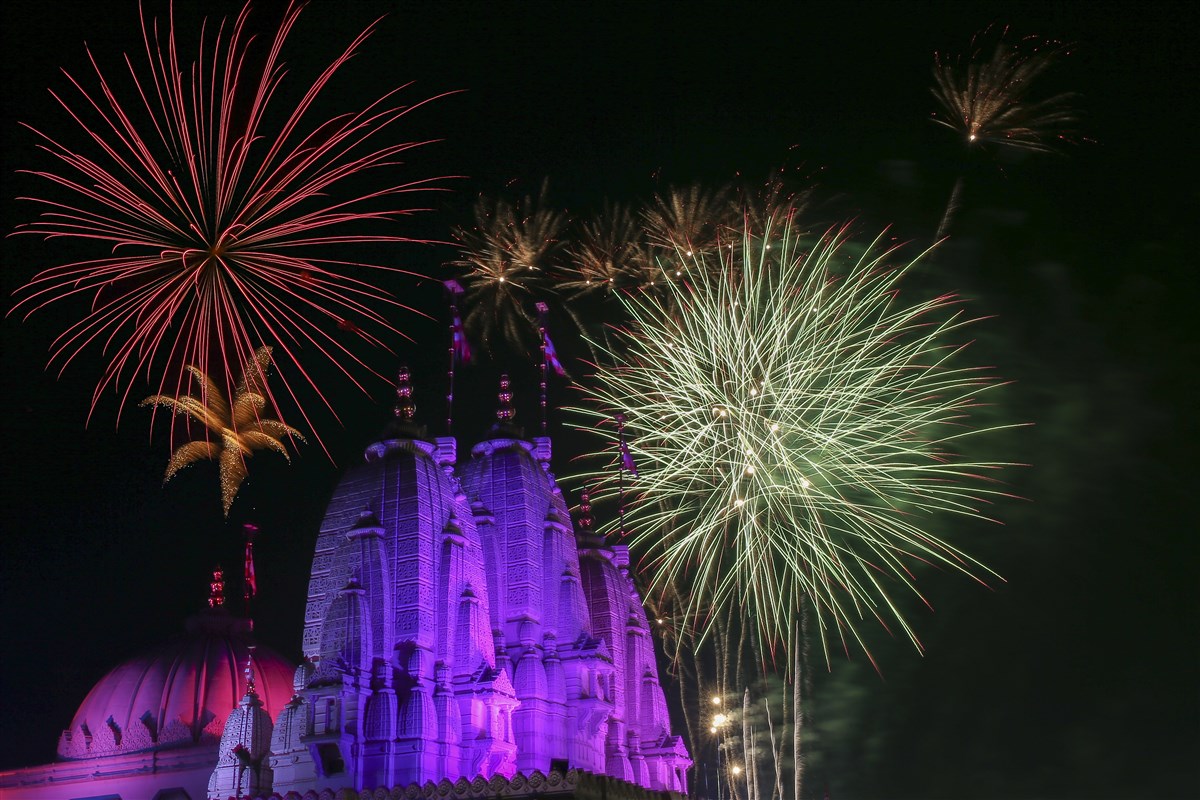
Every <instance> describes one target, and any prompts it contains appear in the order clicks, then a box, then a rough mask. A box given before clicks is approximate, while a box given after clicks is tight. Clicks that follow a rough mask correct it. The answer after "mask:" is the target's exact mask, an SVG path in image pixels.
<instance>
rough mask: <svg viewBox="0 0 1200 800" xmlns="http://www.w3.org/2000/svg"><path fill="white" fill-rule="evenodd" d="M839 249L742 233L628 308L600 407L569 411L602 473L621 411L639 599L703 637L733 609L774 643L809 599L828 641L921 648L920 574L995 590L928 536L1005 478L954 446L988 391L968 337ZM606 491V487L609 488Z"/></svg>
mask: <svg viewBox="0 0 1200 800" xmlns="http://www.w3.org/2000/svg"><path fill="white" fill-rule="evenodd" d="M846 238H847V237H846V232H845V231H844V230H835V231H832V232H830V233H828V234H826V235H825V236H824V237H823V238H821V239H820V240H819V241H806V240H805V239H804V238H802V237H801V235H800V233H799V231H798V230H797V229H796V228H794V227H793V225H792V224H791V223H790V222H782V223H778V224H768V225H767V226H766V227H765V229H763V230H759V231H755V230H750V229H748V230H747V231H746V232H745V234H744V235H743V236H742V237H741V238H739V239H738V240H736V241H731V242H728V243H727V244H728V245H731V246H722V247H720V248H717V251H718V252H719V256H714V257H715V258H718V259H720V265H721V268H720V269H714V268H712V267H713V266H714V265H713V264H712V263H708V264H705V263H701V261H702V259H697V260H696V262H695V266H696V268H695V269H693V270H691V271H690V272H691V277H690V279H689V280H688V281H687V282H672V283H671V286H672V287H674V288H673V290H672V292H671V294H672V295H673V296H672V297H670V298H668V299H666V300H660V299H656V298H655V296H654V295H647V294H632V293H631V294H624V295H621V298H622V303H623V305H624V307H625V311H626V312H627V313H628V315H629V317H630V318H631V319H632V323H631V324H630V325H629V326H628V327H627V328H626V329H624V330H623V331H622V332H621V334H622V335H619V336H618V342H617V343H616V344H614V345H612V346H610V347H609V348H608V349H607V350H606V356H607V358H606V359H604V360H603V361H602V363H601V365H600V368H599V369H598V372H597V374H596V376H595V381H594V385H595V389H594V392H593V394H592V397H591V399H592V400H594V401H595V402H594V405H591V406H588V407H584V408H577V409H573V412H574V413H575V414H577V415H579V416H580V417H582V418H585V419H590V420H592V421H594V422H595V423H596V424H595V425H594V429H595V430H597V431H598V432H600V434H601V435H603V436H606V437H607V438H608V439H609V440H610V443H611V445H612V446H611V447H610V449H609V452H610V454H613V455H614V459H615V458H616V457H617V456H616V455H615V454H616V453H620V454H621V456H623V455H624V453H625V452H627V451H626V450H624V449H622V447H623V446H622V447H618V443H617V432H616V430H615V429H613V428H612V426H611V424H610V420H609V418H610V417H611V415H612V414H613V413H614V412H616V411H621V412H624V414H625V421H626V426H625V432H626V434H627V436H628V447H629V450H631V451H632V455H633V456H634V457H635V458H636V460H637V464H638V470H639V477H638V478H637V479H636V480H634V481H632V482H631V484H630V486H631V487H632V493H633V494H632V495H631V498H632V499H631V502H629V504H628V509H627V512H626V518H627V523H628V525H629V528H628V532H629V534H630V536H631V542H632V543H633V544H634V545H635V546H638V547H640V548H642V550H643V552H644V553H646V556H647V562H646V567H647V569H646V576H647V579H648V580H649V581H650V582H651V587H652V594H655V593H662V592H675V593H678V595H679V598H678V602H679V605H680V608H679V614H680V617H681V624H682V625H683V626H684V628H685V629H686V630H687V631H689V632H690V633H692V634H694V635H696V636H698V637H701V638H702V637H703V636H704V635H705V634H706V633H707V632H708V631H709V630H710V628H711V625H712V623H713V620H714V618H715V617H716V615H717V614H719V613H720V610H721V609H726V608H729V607H739V608H742V609H744V611H745V613H746V614H747V615H748V617H749V618H750V619H752V620H753V621H754V623H755V624H756V625H757V627H758V628H759V629H760V632H761V633H762V635H763V638H764V640H766V641H767V642H769V643H775V644H778V643H781V642H784V641H786V640H788V638H789V637H790V636H793V635H794V634H795V625H794V620H795V618H796V617H797V616H798V613H799V607H800V604H801V601H802V599H805V598H806V599H807V601H808V602H810V603H811V608H812V609H813V610H814V612H815V617H816V619H817V622H818V625H819V628H820V631H821V634H822V640H823V641H824V642H826V644H828V642H829V641H830V640H832V639H839V640H841V641H842V642H843V643H845V642H848V641H854V640H857V641H858V642H859V643H860V644H861V643H862V640H861V637H860V636H859V634H858V623H859V622H860V621H861V620H863V619H866V618H874V619H877V620H879V621H880V622H882V623H884V624H888V623H889V622H890V621H892V620H894V621H896V622H897V623H898V624H899V627H900V629H901V630H903V632H904V634H905V635H906V636H907V637H909V638H910V639H911V640H912V641H913V643H914V644H915V645H916V646H917V647H918V648H919V647H920V643H919V641H918V639H917V637H916V634H915V632H914V631H913V629H912V628H911V627H910V626H909V625H908V623H907V622H906V621H905V619H904V617H903V615H902V614H901V612H900V610H899V608H898V606H897V604H896V603H895V601H894V597H895V596H896V593H897V591H898V590H904V591H912V592H917V587H916V584H915V580H914V575H913V572H912V567H913V565H914V564H915V563H917V562H931V563H933V564H937V565H941V566H942V567H946V568H950V569H953V570H959V571H962V572H964V573H967V574H968V575H972V576H976V577H978V576H986V575H989V574H990V573H989V571H988V570H987V568H986V567H983V566H982V565H981V564H979V563H977V562H976V561H974V560H973V559H972V558H971V557H970V556H968V555H966V554H965V553H963V552H961V551H960V550H959V549H957V548H956V547H955V546H953V545H951V544H950V543H948V542H946V541H942V540H941V539H939V538H937V537H936V536H934V535H933V534H931V533H929V532H928V530H927V526H926V521H927V519H928V517H929V515H932V514H939V513H951V514H963V515H970V516H980V515H981V513H982V512H981V510H980V509H981V506H982V504H983V503H985V502H986V501H987V500H988V499H989V497H991V496H994V495H996V494H1000V493H1001V492H1000V490H999V489H998V488H996V487H994V486H989V485H988V483H987V482H986V480H985V475H986V473H987V472H989V471H990V470H992V469H994V468H996V467H999V466H1000V465H999V464H995V463H986V462H978V461H973V460H971V459H969V458H967V457H964V456H963V455H961V451H960V449H959V448H960V445H961V444H962V443H963V441H964V440H965V439H968V438H971V437H974V436H976V435H978V434H980V433H982V432H983V430H981V429H979V428H976V427H973V425H972V421H971V416H970V415H971V409H972V408H973V407H975V406H976V405H977V404H979V402H980V399H981V396H982V395H985V394H986V393H987V392H988V391H989V390H990V389H992V388H993V387H995V386H997V385H998V381H997V380H996V379H995V378H994V377H992V376H991V375H990V373H989V372H988V371H986V370H983V369H978V368H974V367H972V366H967V365H966V364H965V358H964V356H963V354H962V352H961V350H962V345H961V343H960V342H959V341H958V337H959V336H961V335H962V333H963V328H964V327H966V326H968V325H969V324H970V323H971V322H972V321H973V320H972V319H970V318H968V317H966V316H965V315H964V311H963V309H962V308H961V307H960V305H959V302H958V301H957V300H956V299H955V298H954V297H952V296H941V297H936V298H933V299H930V300H925V301H921V302H915V303H909V302H907V301H905V300H902V298H901V297H900V290H899V284H900V281H901V279H902V277H903V276H904V275H905V273H906V271H907V269H908V268H907V267H897V268H893V267H889V266H888V265H887V263H888V260H889V259H890V258H891V257H892V256H893V253H892V252H891V251H880V250H878V249H877V247H876V246H875V245H873V246H872V247H870V248H867V249H866V251H865V252H864V251H861V250H859V251H857V252H859V253H861V255H854V256H850V255H848V253H849V252H850V251H851V250H853V249H854V248H849V247H847V241H846ZM877 244H878V243H877V242H876V245H877ZM710 262H711V259H710ZM612 474H613V472H609V471H602V472H601V473H600V475H599V477H601V479H602V480H605V481H606V483H607V488H608V489H609V491H615V489H616V486H615V481H616V480H617V479H616V478H613V477H612ZM605 476H607V477H605Z"/></svg>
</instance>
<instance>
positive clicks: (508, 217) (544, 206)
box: [451, 185, 567, 352]
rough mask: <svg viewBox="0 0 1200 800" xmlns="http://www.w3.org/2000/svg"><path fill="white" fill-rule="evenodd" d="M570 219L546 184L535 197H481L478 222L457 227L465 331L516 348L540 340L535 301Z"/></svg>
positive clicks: (489, 343)
mask: <svg viewBox="0 0 1200 800" xmlns="http://www.w3.org/2000/svg"><path fill="white" fill-rule="evenodd" d="M566 224H567V217H566V215H565V214H563V213H562V212H561V211H558V210H556V209H553V208H551V207H550V206H549V205H548V203H547V200H546V186H545V185H543V186H542V190H541V194H540V195H539V196H538V197H537V198H536V199H535V198H531V197H526V198H524V199H523V200H521V201H519V202H516V203H510V202H508V201H505V200H492V199H488V198H480V199H479V201H478V202H477V203H476V204H475V226H474V227H473V228H458V229H456V230H455V232H454V236H455V239H456V240H457V241H458V243H459V245H460V246H461V256H460V258H459V259H458V260H457V261H454V262H452V263H451V266H452V267H454V268H456V269H457V270H458V271H459V273H460V274H461V276H462V281H463V283H464V284H465V289H466V297H465V298H464V303H465V305H466V306H467V308H468V311H467V316H466V319H465V321H464V322H465V325H466V331H467V333H468V334H470V335H471V336H473V337H475V339H476V341H478V342H479V343H480V344H481V345H482V346H483V347H484V349H485V350H488V351H491V350H493V349H494V348H495V347H497V346H498V345H499V344H500V343H501V342H503V343H504V344H506V345H508V346H510V347H512V348H514V349H515V350H516V351H517V352H523V351H525V350H527V349H529V348H531V347H533V346H535V344H536V342H537V318H536V317H535V316H534V313H533V303H534V302H536V301H537V299H538V298H539V297H541V296H543V295H544V294H545V293H547V292H549V291H550V289H549V287H548V283H547V280H548V277H549V270H550V268H551V264H552V261H553V258H554V257H555V255H556V254H557V253H558V251H559V249H560V248H561V246H562V242H561V241H560V237H561V236H562V233H563V231H564V230H565V228H566Z"/></svg>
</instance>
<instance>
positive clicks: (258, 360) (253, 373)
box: [142, 347, 304, 518]
mask: <svg viewBox="0 0 1200 800" xmlns="http://www.w3.org/2000/svg"><path fill="white" fill-rule="evenodd" d="M270 366H271V348H270V347H260V348H258V350H257V351H256V352H255V353H254V357H253V358H251V359H250V360H249V361H248V362H246V366H245V367H244V368H243V370H242V379H241V381H239V382H238V385H237V389H236V390H235V391H234V394H233V402H232V403H231V402H229V401H227V400H226V399H225V396H224V395H223V394H222V392H221V388H220V386H218V385H217V384H216V383H215V382H214V381H213V379H212V378H211V377H209V376H208V375H206V374H204V372H203V371H202V370H200V369H199V368H198V367H195V366H188V367H187V371H188V372H189V373H190V374H191V375H192V377H193V378H194V379H195V380H196V382H197V383H198V384H199V385H200V393H199V396H194V395H184V396H182V397H175V396H171V395H162V394H156V395H151V396H150V397H147V398H146V399H145V400H143V401H142V405H143V406H162V407H165V408H168V409H170V410H171V411H172V412H174V413H175V414H179V415H183V416H186V417H188V418H189V419H192V420H195V421H196V422H199V423H201V424H203V425H204V427H205V438H204V439H197V440H195V441H191V442H187V443H186V444H182V445H180V446H179V447H177V448H176V449H175V452H173V453H172V454H171V460H170V461H169V462H167V472H166V475H165V476H163V483H166V482H167V481H169V480H171V478H173V477H175V475H176V474H178V473H179V471H180V470H181V469H183V468H184V467H188V466H191V465H192V464H194V463H196V462H197V461H203V460H205V459H212V460H214V461H217V462H218V463H219V464H220V468H221V471H220V476H221V478H220V479H221V505H222V507H223V508H224V510H225V516H226V518H228V517H229V509H230V508H232V507H233V500H234V498H235V497H237V493H238V490H239V489H240V488H241V486H242V482H243V481H245V480H246V475H247V472H246V459H247V458H249V457H250V456H251V455H253V453H254V451H255V450H274V451H275V452H276V453H279V454H281V455H282V456H283V457H284V458H286V459H287V460H288V461H291V456H290V455H289V454H288V450H287V446H286V445H285V444H284V442H283V440H284V439H285V438H292V439H298V440H299V441H301V442H303V441H304V437H303V436H301V435H300V432H299V431H297V430H296V429H295V428H293V427H291V426H290V425H286V424H284V423H282V422H280V421H279V420H277V419H271V418H269V417H267V416H265V414H264V412H265V409H266V406H267V369H268V368H269V367H270ZM209 433H213V434H215V435H216V436H215V437H214V438H209V436H208V434H209Z"/></svg>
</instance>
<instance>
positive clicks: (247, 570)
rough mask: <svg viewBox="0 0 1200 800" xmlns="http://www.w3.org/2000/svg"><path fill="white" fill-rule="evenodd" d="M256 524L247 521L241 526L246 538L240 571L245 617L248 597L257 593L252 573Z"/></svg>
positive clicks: (248, 602) (248, 613) (247, 610)
mask: <svg viewBox="0 0 1200 800" xmlns="http://www.w3.org/2000/svg"><path fill="white" fill-rule="evenodd" d="M257 533H258V526H257V525H255V524H253V523H250V522H247V523H246V524H245V525H243V526H242V536H243V538H244V539H245V540H246V558H245V562H244V564H243V572H242V601H243V608H244V610H245V614H246V619H251V617H250V599H251V598H252V597H254V595H256V594H258V581H257V580H256V579H255V575H254V537H255V535H256V534H257Z"/></svg>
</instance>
